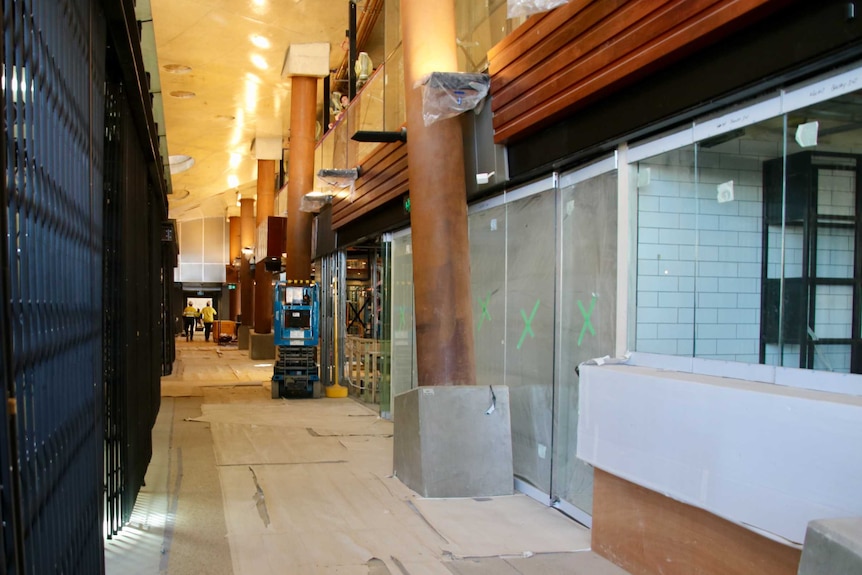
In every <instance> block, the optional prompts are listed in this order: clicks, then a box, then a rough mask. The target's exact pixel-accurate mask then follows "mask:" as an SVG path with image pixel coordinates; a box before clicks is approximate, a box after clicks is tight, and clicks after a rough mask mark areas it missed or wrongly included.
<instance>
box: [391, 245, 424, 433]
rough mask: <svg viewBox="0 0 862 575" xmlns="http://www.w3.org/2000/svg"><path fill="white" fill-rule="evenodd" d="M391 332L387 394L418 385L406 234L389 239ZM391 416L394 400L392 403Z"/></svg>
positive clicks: (410, 247) (410, 258) (409, 248)
mask: <svg viewBox="0 0 862 575" xmlns="http://www.w3.org/2000/svg"><path fill="white" fill-rule="evenodd" d="M390 291H391V294H392V306H391V309H390V318H391V319H390V331H391V334H392V340H391V342H392V343H391V346H392V367H391V372H390V373H391V386H390V389H391V395H392V397H395V396H396V395H398V394H399V393H404V392H405V391H409V390H411V389H413V388H414V387H416V386H417V385H418V382H417V372H416V367H415V366H416V330H415V329H414V325H415V324H414V315H413V240H412V236H411V235H410V234H409V233H406V234H397V235H396V236H395V237H393V239H392V279H391V283H390ZM392 407H393V411H392V415H393V417H398V415H397V414H396V413H395V412H394V407H395V402H394V401H393V402H392Z"/></svg>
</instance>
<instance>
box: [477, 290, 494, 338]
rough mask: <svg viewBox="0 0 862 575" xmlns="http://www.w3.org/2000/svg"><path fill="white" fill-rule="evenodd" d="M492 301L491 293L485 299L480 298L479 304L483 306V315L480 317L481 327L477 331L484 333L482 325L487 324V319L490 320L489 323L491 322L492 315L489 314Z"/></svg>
mask: <svg viewBox="0 0 862 575" xmlns="http://www.w3.org/2000/svg"><path fill="white" fill-rule="evenodd" d="M490 301H491V292H488V295H486V296H485V299H482V298H479V303H480V304H482V315H481V316H480V317H479V327H478V328H477V331H482V324H483V323H484V322H485V318H486V317H487V318H488V321H491V314H490V313H488V304H489V303H490Z"/></svg>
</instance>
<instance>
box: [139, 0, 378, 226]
mask: <svg viewBox="0 0 862 575" xmlns="http://www.w3.org/2000/svg"><path fill="white" fill-rule="evenodd" d="M139 3H140V2H139ZM357 4H358V10H361V9H362V7H363V6H364V5H365V4H366V2H358V3H357ZM149 8H150V10H151V15H152V23H151V24H152V31H153V35H154V41H155V51H156V54H157V67H158V82H159V84H160V86H159V88H160V89H159V90H158V91H159V92H160V94H155V95H154V97H155V96H158V97H159V98H160V100H161V105H162V107H163V112H164V117H163V121H164V128H162V127H160V128H159V129H160V131H162V132H163V133H164V135H165V136H166V141H167V149H168V150H169V152H170V155H172V156H189V157H191V158H193V160H194V161H193V165H191V167H190V168H189V169H187V170H185V171H182V172H179V173H174V174H173V175H171V181H172V185H171V188H172V190H173V193H172V194H171V195H170V196H169V210H170V217H171V218H174V219H177V220H188V219H197V218H201V217H215V216H221V217H225V216H228V215H238V213H239V208H237V207H236V203H237V202H236V193H237V192H238V191H239V192H240V193H242V194H243V195H246V194H254V191H255V188H256V178H257V160H256V159H255V157H254V152H253V150H252V142H253V140H254V139H255V137H282V138H283V142H284V143H283V146H284V147H285V148H287V147H288V145H287V144H288V138H289V133H290V126H289V119H290V87H291V84H290V78H282V76H281V71H282V65H283V62H284V57H285V52H286V51H287V48H288V46H290V45H291V44H300V43H310V42H328V43H330V46H331V52H330V68H331V69H335V68H337V67H338V66H339V64H341V62H342V60H343V59H344V55H345V53H346V42H345V37H346V35H345V32H346V30H347V28H348V19H349V2H348V0H149ZM322 86H323V82H322V81H321V82H320V88H319V90H320V98H319V99H318V100H319V101H322V99H323V97H322V92H323V88H322ZM153 89H154V92H155V91H156V90H157V88H153ZM187 163H188V162H187Z"/></svg>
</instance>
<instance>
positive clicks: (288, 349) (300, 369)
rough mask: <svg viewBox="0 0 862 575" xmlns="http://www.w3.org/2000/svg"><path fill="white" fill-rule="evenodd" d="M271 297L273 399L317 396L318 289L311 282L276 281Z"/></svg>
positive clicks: (318, 378)
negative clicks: (275, 352) (273, 343)
mask: <svg viewBox="0 0 862 575" xmlns="http://www.w3.org/2000/svg"><path fill="white" fill-rule="evenodd" d="M273 300H274V302H273V303H274V315H273V318H274V320H273V323H274V330H273V335H274V339H275V345H276V349H277V354H276V360H275V366H274V368H273V374H272V398H273V399H278V398H279V397H287V396H305V397H320V394H321V387H320V386H321V384H320V375H319V372H318V371H319V370H318V365H317V344H318V335H319V321H320V290H319V288H318V286H317V284H316V283H314V282H312V281H305V280H287V281H280V282H277V283H276V284H275V297H274V298H273Z"/></svg>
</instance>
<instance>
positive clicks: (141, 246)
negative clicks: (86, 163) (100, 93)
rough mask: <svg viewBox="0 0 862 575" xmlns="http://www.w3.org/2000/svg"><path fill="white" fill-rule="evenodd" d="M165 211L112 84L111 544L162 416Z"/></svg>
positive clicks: (108, 169)
mask: <svg viewBox="0 0 862 575" xmlns="http://www.w3.org/2000/svg"><path fill="white" fill-rule="evenodd" d="M166 211H167V208H166V206H165V205H164V201H163V200H162V199H161V198H160V197H159V195H158V193H156V191H155V190H154V189H153V188H152V187H151V186H150V185H149V180H148V172H147V164H146V161H145V159H144V155H143V152H142V150H141V147H140V144H139V142H138V140H137V137H136V132H135V126H134V122H133V119H132V114H131V111H130V108H129V104H128V102H127V98H126V92H125V90H124V88H123V86H122V85H121V84H114V83H110V82H109V83H108V86H107V98H106V130H105V261H104V279H105V281H104V310H105V311H104V321H105V324H104V326H105V423H106V436H105V440H106V441H105V449H106V455H105V463H106V469H105V475H106V483H107V485H106V495H105V496H106V509H105V512H106V520H107V525H108V536H109V537H110V536H111V535H114V534H116V533H117V532H118V531H119V529H120V528H121V527H122V525H123V524H124V523H125V522H127V521H128V520H129V518H130V516H131V513H132V508H133V506H134V503H135V498H136V497H137V494H138V491H139V490H140V488H141V486H142V485H143V482H144V475H145V473H146V470H147V465H148V464H149V461H150V457H151V455H152V438H151V433H150V432H151V430H152V427H153V424H154V423H155V418H156V415H157V414H158V410H159V401H160V388H159V385H160V376H161V374H162V372H163V370H164V367H163V361H162V357H163V346H162V323H163V320H162V318H163V315H162V310H163V309H164V308H165V306H166V303H165V302H164V301H163V298H164V293H165V288H164V284H163V282H164V277H165V274H164V272H163V271H162V270H163V255H162V242H161V236H162V222H163V221H164V220H165V215H166ZM171 281H172V279H171ZM171 340H173V336H171Z"/></svg>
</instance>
